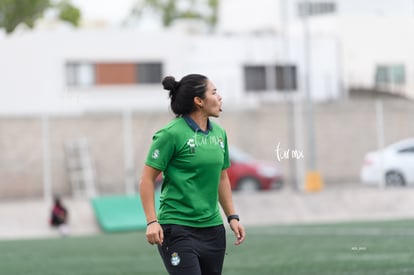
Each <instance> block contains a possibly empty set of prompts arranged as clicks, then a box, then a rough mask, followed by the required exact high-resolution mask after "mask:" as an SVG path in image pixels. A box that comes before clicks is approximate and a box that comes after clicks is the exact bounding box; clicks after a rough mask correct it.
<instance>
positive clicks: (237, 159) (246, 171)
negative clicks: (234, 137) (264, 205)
mask: <svg viewBox="0 0 414 275" xmlns="http://www.w3.org/2000/svg"><path fill="white" fill-rule="evenodd" d="M230 161H231V166H230V168H229V169H228V170H227V174H228V175H229V179H230V183H231V188H232V189H233V190H239V191H254V190H271V189H280V188H282V186H283V176H282V173H281V171H280V170H279V169H278V167H277V166H276V165H275V164H274V163H272V162H264V161H259V160H256V159H254V158H253V157H252V156H250V155H248V154H247V153H245V152H243V151H241V150H240V149H237V148H234V147H231V148H230Z"/></svg>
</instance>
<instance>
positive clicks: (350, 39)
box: [219, 0, 414, 98]
mask: <svg viewBox="0 0 414 275" xmlns="http://www.w3.org/2000/svg"><path fill="white" fill-rule="evenodd" d="M236 7H238V8H237V9H236ZM307 7H308V8H307ZM236 11H237V12H236ZM306 13H307V14H310V16H309V17H308V20H306V21H304V20H303V19H304V18H303V16H301V15H303V14H306ZM258 14H260V16H257V15H258ZM220 18H221V20H220V26H219V29H220V31H222V32H226V33H240V32H256V33H260V32H272V33H276V34H280V35H281V36H282V37H287V38H286V39H287V40H290V39H296V38H297V37H300V36H304V35H305V31H306V29H308V30H309V37H310V40H312V39H319V38H320V37H321V36H322V37H332V38H333V39H337V41H338V45H340V51H339V52H340V60H341V61H340V64H341V69H340V71H342V74H341V75H342V82H343V83H342V84H343V89H344V90H345V91H346V90H349V89H350V88H355V87H357V88H369V89H371V88H376V89H383V90H384V91H388V92H392V93H398V94H402V95H405V96H407V97H411V98H414V77H412V76H414V53H413V52H412V51H411V50H410V49H413V46H414V36H413V29H414V1H412V0H393V1H389V0H363V1H360V0H327V1H317V0H307V1H305V0H277V1H276V0H254V1H252V0H251V1H249V0H245V1H237V0H221V9H220Z"/></svg>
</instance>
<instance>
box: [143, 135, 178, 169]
mask: <svg viewBox="0 0 414 275" xmlns="http://www.w3.org/2000/svg"><path fill="white" fill-rule="evenodd" d="M174 151H175V144H174V141H173V139H172V137H171V134H170V133H168V132H167V131H166V130H165V129H162V130H160V131H158V132H156V133H155V135H154V136H153V138H152V144H151V147H150V149H149V152H148V155H147V159H146V161H145V164H146V165H148V166H151V167H153V168H155V169H158V170H161V171H164V170H165V169H166V168H167V165H168V163H169V161H170V159H171V157H172V156H173V154H174Z"/></svg>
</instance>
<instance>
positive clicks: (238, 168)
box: [156, 147, 283, 192]
mask: <svg viewBox="0 0 414 275" xmlns="http://www.w3.org/2000/svg"><path fill="white" fill-rule="evenodd" d="M229 156H230V162H231V166H230V168H229V169H227V174H228V176H229V180H230V184H231V188H232V190H237V191H241V192H249V191H256V190H271V189H280V188H282V187H283V175H282V173H281V171H280V169H279V168H278V167H277V166H276V164H275V163H273V162H266V161H260V160H257V159H255V158H253V157H252V156H250V155H249V154H247V153H246V152H244V151H242V150H240V149H238V148H235V147H231V148H230V149H229ZM161 184H162V176H161V174H160V175H159V176H158V177H157V180H156V185H157V186H160V185H161Z"/></svg>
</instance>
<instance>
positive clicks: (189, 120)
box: [183, 115, 213, 134]
mask: <svg viewBox="0 0 414 275" xmlns="http://www.w3.org/2000/svg"><path fill="white" fill-rule="evenodd" d="M183 118H184V120H185V122H187V124H188V126H190V127H191V129H193V131H194V132H201V133H203V134H208V132H209V131H211V129H212V128H213V126H212V125H211V123H210V119H208V120H207V130H206V131H203V130H201V128H200V126H198V124H197V123H196V122H195V121H194V120H193V119H192V118H191V117H190V116H189V115H185V116H183Z"/></svg>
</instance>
